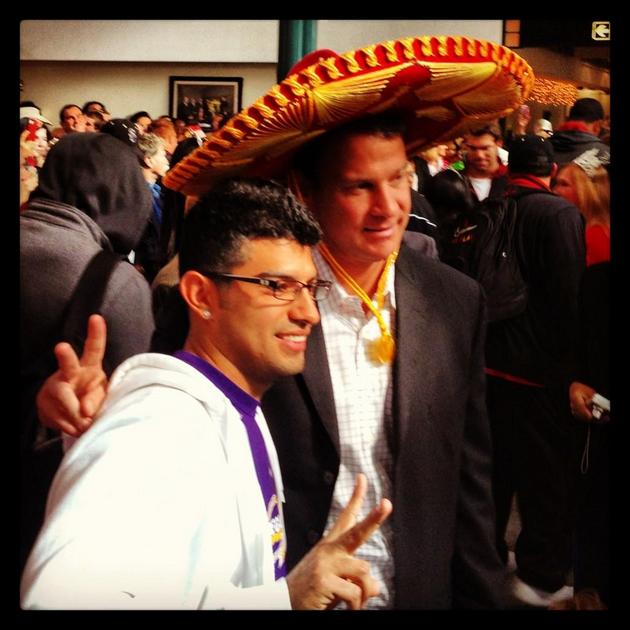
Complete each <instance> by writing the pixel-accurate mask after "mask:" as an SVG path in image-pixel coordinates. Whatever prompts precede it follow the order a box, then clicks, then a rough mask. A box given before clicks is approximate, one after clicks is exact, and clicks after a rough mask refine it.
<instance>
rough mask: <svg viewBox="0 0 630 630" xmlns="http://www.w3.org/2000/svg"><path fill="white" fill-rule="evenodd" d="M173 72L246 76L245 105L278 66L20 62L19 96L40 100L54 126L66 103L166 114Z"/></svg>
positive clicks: (269, 82)
mask: <svg viewBox="0 0 630 630" xmlns="http://www.w3.org/2000/svg"><path fill="white" fill-rule="evenodd" d="M169 76H198V77H215V76H218V77H220V76H237V77H243V78H244V81H243V103H242V105H243V107H246V106H248V105H251V103H253V102H254V101H255V100H256V99H257V98H258V97H259V96H260V95H261V94H263V93H264V92H266V91H267V89H268V88H269V87H271V86H272V85H273V84H274V83H275V82H276V64H275V63H273V64H251V63H250V64H243V63H241V64H237V63H233V64H232V63H231V64H210V63H198V64H193V63H183V64H174V63H114V62H107V63H95V62H90V61H74V62H56V61H45V62H44V61H41V62H40V61H31V62H22V64H21V69H20V78H21V79H22V81H23V82H24V89H23V91H22V93H21V94H20V100H32V101H34V102H35V103H37V105H39V107H41V108H42V113H43V114H44V116H46V117H47V118H49V119H50V120H51V121H52V122H53V123H54V124H55V125H57V124H58V120H59V118H58V114H59V110H60V109H61V107H63V105H65V104H66V103H76V104H77V105H79V107H81V106H83V103H85V102H86V101H92V100H95V101H101V102H102V103H104V104H105V106H106V107H107V108H108V110H109V111H110V113H111V114H112V115H113V116H114V117H121V118H122V117H125V116H129V115H130V114H133V113H134V112H136V111H139V110H146V111H148V112H149V113H150V114H151V115H152V116H156V117H157V116H161V115H162V114H167V113H168V105H169V101H168V98H169Z"/></svg>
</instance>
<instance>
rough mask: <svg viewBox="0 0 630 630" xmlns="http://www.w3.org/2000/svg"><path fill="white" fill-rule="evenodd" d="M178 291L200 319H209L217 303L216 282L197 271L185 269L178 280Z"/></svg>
mask: <svg viewBox="0 0 630 630" xmlns="http://www.w3.org/2000/svg"><path fill="white" fill-rule="evenodd" d="M179 292H180V293H181V296H182V298H184V301H185V302H186V304H187V305H188V308H189V309H190V311H191V312H193V313H196V314H197V315H198V316H199V317H201V318H202V319H209V318H208V316H207V313H210V314H212V313H213V312H214V311H215V309H216V307H217V306H218V304H219V292H218V289H217V286H216V284H215V283H214V282H213V281H212V280H211V279H210V278H207V277H206V276H204V275H203V274H201V273H199V272H198V271H192V270H190V271H187V272H186V273H185V274H184V275H183V276H182V277H181V279H180V281H179Z"/></svg>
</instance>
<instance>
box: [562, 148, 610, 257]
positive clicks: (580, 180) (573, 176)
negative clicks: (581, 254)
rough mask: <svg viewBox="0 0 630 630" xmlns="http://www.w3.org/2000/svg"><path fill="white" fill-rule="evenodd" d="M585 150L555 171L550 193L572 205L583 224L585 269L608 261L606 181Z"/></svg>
mask: <svg viewBox="0 0 630 630" xmlns="http://www.w3.org/2000/svg"><path fill="white" fill-rule="evenodd" d="M596 153H597V149H589V150H588V151H585V152H584V153H583V154H582V155H580V156H579V157H577V158H576V159H575V160H573V162H569V163H568V164H567V165H565V166H563V167H562V168H561V169H560V171H558V176H557V177H556V183H555V185H554V187H553V191H554V192H555V193H556V194H558V195H561V196H562V197H564V198H565V199H568V200H569V201H571V202H572V203H573V204H575V205H576V206H577V207H578V208H579V210H580V212H581V213H582V216H583V217H584V219H585V221H586V230H585V237H586V265H587V266H590V265H593V264H595V263H598V262H604V261H607V260H610V179H609V178H608V171H607V170H606V169H605V168H604V165H603V164H602V162H601V161H600V160H599V159H598V158H597V155H596Z"/></svg>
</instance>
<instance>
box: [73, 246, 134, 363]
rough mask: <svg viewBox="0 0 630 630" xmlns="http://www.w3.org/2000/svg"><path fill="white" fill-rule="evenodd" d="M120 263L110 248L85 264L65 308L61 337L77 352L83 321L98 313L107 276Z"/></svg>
mask: <svg viewBox="0 0 630 630" xmlns="http://www.w3.org/2000/svg"><path fill="white" fill-rule="evenodd" d="M121 262H123V261H122V259H121V257H120V256H119V255H117V254H115V253H114V252H112V251H109V250H106V249H102V250H101V251H99V252H98V253H97V254H96V255H95V256H94V257H93V258H92V259H91V260H90V262H89V263H88V265H87V267H86V268H85V270H84V271H83V274H82V275H81V278H80V280H79V283H78V284H77V286H76V288H75V290H74V293H73V294H72V297H71V298H70V303H69V304H68V306H67V307H66V315H65V319H64V324H63V329H62V334H61V339H63V340H64V341H67V342H69V343H70V344H71V345H72V347H73V348H74V350H75V352H76V353H77V354H80V353H81V352H82V351H83V344H84V343H85V338H86V324H87V320H88V318H89V316H90V315H91V314H92V313H100V312H101V308H102V306H103V298H104V297H105V291H106V289H107V286H108V285H109V279H110V277H111V275H112V273H113V271H114V269H115V268H116V267H117V266H118V264H119V263H121Z"/></svg>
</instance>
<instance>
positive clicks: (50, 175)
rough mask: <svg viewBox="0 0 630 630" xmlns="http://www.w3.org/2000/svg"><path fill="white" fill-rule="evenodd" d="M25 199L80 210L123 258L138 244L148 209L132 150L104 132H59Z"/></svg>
mask: <svg viewBox="0 0 630 630" xmlns="http://www.w3.org/2000/svg"><path fill="white" fill-rule="evenodd" d="M30 199H31V200H35V199H47V200H52V201H57V202H61V203H65V204H67V205H70V206H73V207H74V208H77V209H78V210H81V211H82V212H84V213H85V214H87V215H88V216H89V217H90V218H91V219H92V220H93V221H94V222H95V223H96V224H97V225H98V226H99V227H100V228H101V229H102V230H103V232H104V233H105V235H106V236H107V238H108V239H109V241H110V243H111V244H112V248H113V249H114V251H115V252H117V253H119V254H122V255H124V256H126V255H127V254H129V252H130V251H131V250H132V249H133V248H134V247H135V246H136V245H137V244H138V241H139V240H140V237H141V236H142V233H143V232H144V230H145V228H146V225H147V222H148V221H149V218H150V216H151V212H152V197H151V192H150V190H149V187H148V186H147V183H146V181H145V179H144V176H143V175H142V168H141V167H140V165H139V163H138V159H137V157H136V154H135V153H134V152H133V151H132V150H131V149H130V148H129V147H128V146H127V145H125V144H124V143H122V142H121V141H120V140H118V139H117V138H114V137H113V136H110V135H108V134H104V133H72V134H68V135H67V136H64V137H63V138H62V139H61V140H60V141H59V142H58V143H57V144H56V145H55V146H54V147H53V148H52V149H51V150H50V152H49V153H48V156H47V157H46V161H45V162H44V166H43V168H42V169H41V171H40V173H39V185H38V187H37V188H36V189H35V190H34V191H33V192H32V194H31V197H30Z"/></svg>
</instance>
